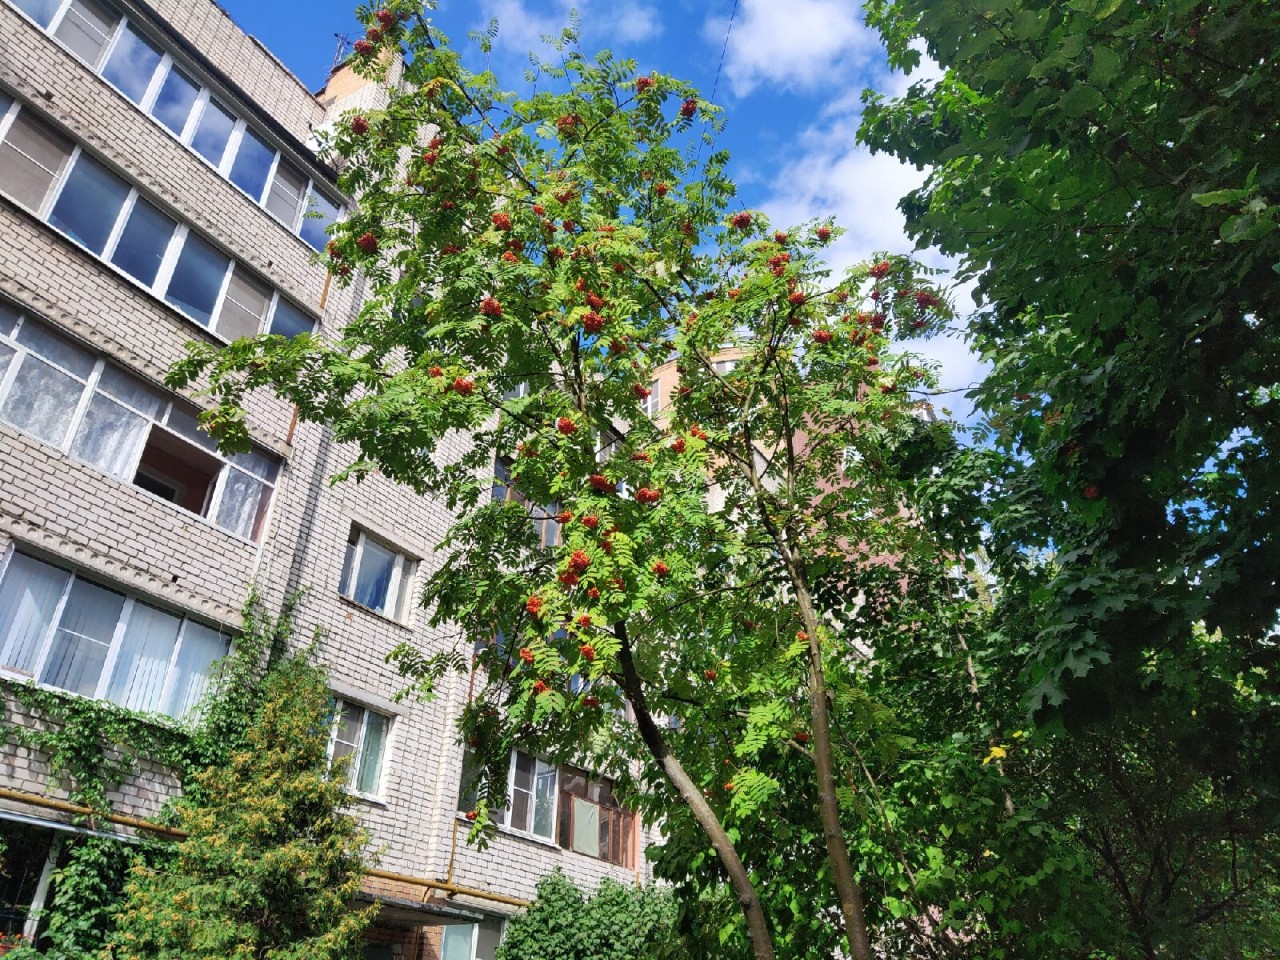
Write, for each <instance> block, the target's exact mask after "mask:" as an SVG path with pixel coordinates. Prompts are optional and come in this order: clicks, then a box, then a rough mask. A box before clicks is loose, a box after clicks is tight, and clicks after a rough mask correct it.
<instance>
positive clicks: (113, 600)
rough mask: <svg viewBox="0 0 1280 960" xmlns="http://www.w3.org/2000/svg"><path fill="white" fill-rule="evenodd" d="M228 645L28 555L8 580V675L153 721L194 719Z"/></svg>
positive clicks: (2, 586)
mask: <svg viewBox="0 0 1280 960" xmlns="http://www.w3.org/2000/svg"><path fill="white" fill-rule="evenodd" d="M228 649H229V640H228V638H227V637H226V636H225V635H224V634H222V633H221V632H219V631H218V630H215V629H214V628H212V627H207V626H205V625H203V624H199V623H196V622H194V621H192V620H189V619H187V618H185V617H180V616H176V615H174V614H171V613H168V612H166V611H164V610H161V609H159V608H157V607H153V606H150V605H148V604H146V603H143V602H142V601H141V600H139V599H137V598H136V597H132V596H129V595H127V594H124V593H119V592H117V591H115V590H111V589H108V588H106V587H103V586H100V585H99V584H96V583H94V582H92V581H90V580H85V579H83V578H82V577H80V576H79V575H78V574H73V573H71V572H69V571H67V570H63V569H61V568H60V567H55V566H53V565H52V564H49V563H45V562H44V561H43V560H37V559H36V558H35V557H30V556H27V555H26V554H23V553H17V552H16V551H14V552H11V553H10V555H9V557H8V559H7V562H6V563H5V564H4V566H3V571H2V572H0V669H3V670H6V671H8V672H9V673H12V674H17V675H19V676H23V677H27V678H29V679H34V680H38V681H39V682H40V683H43V684H47V685H49V686H53V687H58V688H60V689H62V690H69V691H71V692H72V693H78V694H82V695H84V696H88V697H95V698H97V699H105V700H110V701H112V702H113V703H117V704H119V705H120V706H122V707H127V708H129V709H131V710H138V711H142V712H148V713H167V714H168V715H169V716H171V717H176V718H181V717H184V716H186V715H187V714H188V713H189V712H190V711H191V710H192V708H194V707H195V706H196V704H197V703H199V701H200V698H201V697H202V696H203V695H204V691H205V688H206V687H207V686H208V682H209V678H210V676H211V672H212V667H213V664H214V663H215V661H217V660H219V659H220V658H222V657H225V656H226V655H227V651H228Z"/></svg>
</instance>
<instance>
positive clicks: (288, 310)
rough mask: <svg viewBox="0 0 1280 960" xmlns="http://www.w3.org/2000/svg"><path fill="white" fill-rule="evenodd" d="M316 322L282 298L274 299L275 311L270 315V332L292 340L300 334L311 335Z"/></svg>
mask: <svg viewBox="0 0 1280 960" xmlns="http://www.w3.org/2000/svg"><path fill="white" fill-rule="evenodd" d="M315 328H316V322H315V320H313V319H312V318H311V317H309V316H308V315H307V314H305V313H303V312H302V311H301V310H300V309H298V308H297V307H295V306H294V305H293V304H292V303H290V302H289V301H288V300H286V299H285V298H284V297H277V298H276V309H275V311H274V312H273V313H272V314H271V332H272V333H276V334H279V335H280V336H282V337H289V338H293V337H296V336H297V335H298V334H300V333H312V332H313V331H314V330H315Z"/></svg>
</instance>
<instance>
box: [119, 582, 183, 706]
mask: <svg viewBox="0 0 1280 960" xmlns="http://www.w3.org/2000/svg"><path fill="white" fill-rule="evenodd" d="M181 626H182V620H181V619H179V618H178V617H175V616H172V615H170V614H167V613H165V612H164V611H162V610H157V609H156V608H155V607H148V606H146V605H145V604H141V603H135V604H134V605H133V611H132V612H131V613H130V614H129V623H128V626H126V627H125V631H124V639H123V640H122V641H121V643H120V652H119V653H118V654H116V664H115V669H114V670H113V671H112V673H111V683H110V685H109V686H108V687H107V699H108V700H111V701H113V702H114V703H118V704H120V706H122V707H127V708H128V709H130V710H141V711H144V712H152V711H155V710H159V709H160V697H161V695H162V694H163V693H164V678H165V674H167V673H168V672H169V660H170V658H172V656H173V646H174V644H175V643H177V641H178V628H179V627H181Z"/></svg>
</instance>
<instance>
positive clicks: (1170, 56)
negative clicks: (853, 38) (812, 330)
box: [860, 0, 1280, 957]
mask: <svg viewBox="0 0 1280 960" xmlns="http://www.w3.org/2000/svg"><path fill="white" fill-rule="evenodd" d="M868 12H869V17H870V22H871V23H872V24H873V25H874V26H876V27H877V28H878V29H879V30H880V32H881V34H882V35H883V37H884V39H885V42H886V44H887V47H888V50H889V54H890V58H891V60H892V61H893V62H894V63H895V64H897V65H899V66H903V67H910V66H912V65H913V64H915V63H918V61H919V57H920V53H919V52H918V51H919V50H920V49H921V48H923V49H924V50H926V51H927V53H928V55H929V56H930V57H932V58H933V59H934V60H935V61H937V63H938V64H939V65H940V66H941V67H942V68H943V71H944V74H943V76H942V77H941V79H938V80H936V81H931V82H920V83H917V84H915V85H913V86H912V87H911V88H910V90H909V91H908V93H907V94H906V95H905V96H904V97H902V98H901V99H899V100H896V101H886V100H883V99H881V98H880V97H877V96H874V95H871V96H869V97H868V103H867V108H866V112H865V115H864V123H863V127H862V130H861V134H860V136H861V138H862V140H863V141H864V142H865V143H867V144H870V145H871V146H872V147H873V149H880V150H887V151H890V152H892V153H894V154H896V155H897V156H899V157H901V158H902V159H904V160H906V161H909V162H912V163H915V164H918V165H921V166H926V165H927V166H929V167H931V171H930V174H929V177H928V179H927V181H926V183H925V185H924V186H923V187H922V188H921V189H920V190H918V191H915V192H914V193H912V194H911V195H909V196H908V197H906V198H905V199H904V200H903V203H902V209H903V210H904V212H905V213H906V215H907V223H908V229H909V230H910V231H911V232H912V233H913V234H914V236H915V237H916V239H917V240H918V241H919V242H921V243H924V244H936V245H938V246H940V247H941V248H942V249H943V250H944V251H946V252H949V253H952V254H955V255H956V256H958V257H959V258H960V260H961V263H962V274H963V275H966V276H968V277H970V278H973V279H975V280H976V285H977V291H978V296H979V299H980V301H981V303H982V304H983V307H982V310H981V311H980V313H979V316H978V317H977V318H976V320H975V322H974V323H973V324H972V326H971V327H970V330H971V334H972V338H973V342H974V344H975V345H976V347H977V349H978V350H979V351H980V352H981V353H982V354H983V356H984V357H986V358H987V359H988V360H989V361H990V362H991V364H992V372H991V374H990V375H989V376H988V377H987V378H986V379H985V380H984V382H983V383H982V385H981V386H980V387H979V389H978V391H977V398H978V400H979V402H980V404H981V406H982V407H983V408H984V410H985V411H986V413H987V414H988V415H989V425H990V428H991V431H992V432H991V439H992V440H993V444H994V446H995V447H996V448H998V449H999V450H1001V451H1003V452H1004V453H1005V454H1007V457H1008V459H1007V462H1006V467H1005V472H1004V477H1003V480H1002V482H1001V484H1000V486H999V488H998V492H999V495H998V496H997V497H995V498H993V501H992V510H991V514H990V523H991V532H992V542H991V556H992V559H993V561H994V563H995V568H996V571H997V574H998V575H999V577H1000V579H1001V581H1002V592H1001V595H1000V598H999V604H1000V610H1001V617H1002V621H1003V623H1004V624H1005V625H1006V626H1005V628H1004V631H1005V633H1006V650H1007V652H1008V654H1012V655H1015V656H1017V657H1018V658H1019V662H1020V666H1021V668H1022V675H1021V677H1020V678H1019V679H1018V681H1017V682H1018V685H1019V686H1020V688H1021V692H1022V693H1023V694H1024V695H1026V696H1027V697H1028V699H1029V702H1030V706H1031V707H1032V708H1033V709H1037V710H1038V713H1037V716H1038V718H1039V720H1040V721H1041V730H1042V731H1046V732H1047V731H1052V730H1054V729H1057V730H1059V731H1064V730H1065V731H1066V732H1068V733H1069V734H1070V737H1068V738H1061V737H1054V740H1053V746H1052V755H1053V757H1054V760H1053V762H1052V763H1051V764H1050V765H1049V766H1048V767H1047V768H1046V772H1047V775H1048V776H1049V777H1050V778H1051V779H1052V782H1053V783H1054V784H1055V801H1054V802H1055V805H1056V806H1057V807H1058V810H1057V816H1058V817H1059V822H1060V823H1061V824H1063V825H1064V826H1066V827H1068V828H1069V829H1070V830H1071V832H1072V833H1073V835H1074V836H1075V837H1076V838H1077V839H1078V840H1079V841H1080V842H1081V843H1082V844H1083V845H1084V846H1085V847H1086V848H1087V849H1088V851H1089V852H1090V857H1091V859H1092V860H1093V862H1094V863H1095V864H1096V865H1097V869H1098V870H1099V874H1100V876H1103V877H1105V878H1107V879H1108V881H1109V885H1110V888H1111V895H1112V896H1113V898H1114V899H1112V900H1111V901H1110V902H1111V903H1112V904H1113V905H1114V908H1115V915H1116V916H1120V917H1123V918H1124V920H1125V931H1126V933H1125V936H1126V938H1127V940H1128V942H1129V943H1130V944H1133V945H1136V949H1138V950H1140V951H1141V953H1140V955H1141V956H1146V957H1156V956H1165V955H1187V954H1188V953H1190V952H1193V951H1194V950H1203V949H1204V944H1205V943H1206V942H1210V941H1212V942H1218V941H1217V940H1216V939H1215V938H1217V937H1218V936H1219V935H1220V933H1222V932H1223V931H1228V930H1229V931H1232V932H1233V933H1240V934H1241V935H1242V936H1243V940H1241V941H1237V943H1236V944H1235V946H1234V947H1231V948H1230V949H1232V950H1235V951H1236V953H1233V954H1232V955H1249V953H1248V951H1249V950H1250V949H1253V950H1258V951H1259V952H1265V951H1266V949H1267V947H1266V946H1259V945H1260V944H1263V945H1272V946H1273V945H1274V940H1275V937H1276V931H1275V924H1274V921H1266V920H1265V917H1266V911H1265V910H1262V911H1261V912H1260V911H1259V909H1258V902H1257V898H1258V896H1259V895H1260V894H1261V895H1262V896H1263V898H1264V899H1265V897H1266V896H1267V894H1266V891H1269V890H1274V884H1275V877H1276V858H1275V850H1276V846H1275V844H1276V840H1277V836H1278V827H1280V819H1278V817H1280V808H1277V805H1276V803H1275V802H1274V800H1273V798H1274V797H1275V796H1276V795H1277V788H1278V787H1280V781H1278V779H1277V778H1278V777H1280V769H1278V768H1277V767H1276V765H1275V763H1274V759H1273V758H1274V757H1275V756H1276V755H1278V754H1280V722H1278V720H1280V696H1278V694H1280V691H1278V690H1277V687H1276V683H1275V677H1276V672H1275V671H1276V666H1277V661H1278V658H1280V645H1278V644H1277V635H1276V632H1275V625H1276V622H1277V612H1278V611H1280V587H1278V586H1277V584H1278V582H1280V581H1277V578H1276V577H1275V576H1274V569H1275V566H1276V562H1277V559H1278V552H1280V527H1277V516H1278V514H1277V511H1276V506H1277V493H1278V492H1280V473H1277V463H1276V458H1275V457H1274V456H1273V454H1274V452H1275V444H1276V442H1277V439H1280V434H1278V433H1277V429H1278V427H1280V421H1278V420H1277V417H1276V410H1277V406H1276V404H1277V400H1278V399H1280V396H1278V395H1277V372H1278V370H1280V364H1278V361H1280V337H1278V336H1277V331H1276V321H1277V318H1278V314H1280V282H1278V280H1277V272H1278V271H1280V229H1277V226H1278V220H1277V209H1280V208H1277V206H1276V203H1277V196H1278V194H1277V191H1278V190H1280V152H1278V151H1277V150H1276V136H1277V129H1276V121H1275V118H1276V116H1277V108H1278V107H1280V100H1278V99H1277V98H1278V97H1280V94H1278V93H1277V90H1278V89H1280V88H1278V86H1277V83H1276V79H1277V73H1276V72H1277V69H1278V68H1277V53H1278V52H1280V17H1278V16H1277V8H1276V5H1275V4H1274V3H1272V2H1256V0H1225V2H1214V3H1204V2H1195V0H1169V2H1163V3H1146V2H1140V0H1071V2H1066V3H1058V2H1049V0H995V2H982V3H976V2H969V0H941V2H923V0H876V2H873V3H870V4H869V5H868ZM1260 917H1261V918H1264V919H1263V920H1262V923H1261V926H1260V927H1259V926H1258V922H1259V918H1260ZM1227 939H1228V940H1230V936H1228V938H1227ZM1250 944H1252V946H1250ZM1121 949H1124V950H1127V949H1129V947H1127V946H1126V947H1117V950H1118V951H1119V950H1121Z"/></svg>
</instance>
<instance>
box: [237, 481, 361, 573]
mask: <svg viewBox="0 0 1280 960" xmlns="http://www.w3.org/2000/svg"><path fill="white" fill-rule="evenodd" d="M263 490H264V486H263V484H262V483H261V482H260V481H258V480H255V479H254V478H253V477H251V476H249V475H248V474H247V473H241V472H240V471H239V470H231V469H229V470H227V479H226V480H225V481H224V483H223V486H222V502H221V503H220V504H218V515H217V516H216V517H215V518H214V522H215V523H217V524H218V526H220V527H223V528H225V529H227V530H230V531H231V532H232V533H235V534H238V535H239V536H242V537H244V538H245V539H246V540H251V539H253V531H254V527H256V526H257V525H258V511H259V509H260V508H261V506H262V493H263ZM368 549H369V548H368V546H367V545H366V547H365V555H366V556H368Z"/></svg>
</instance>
